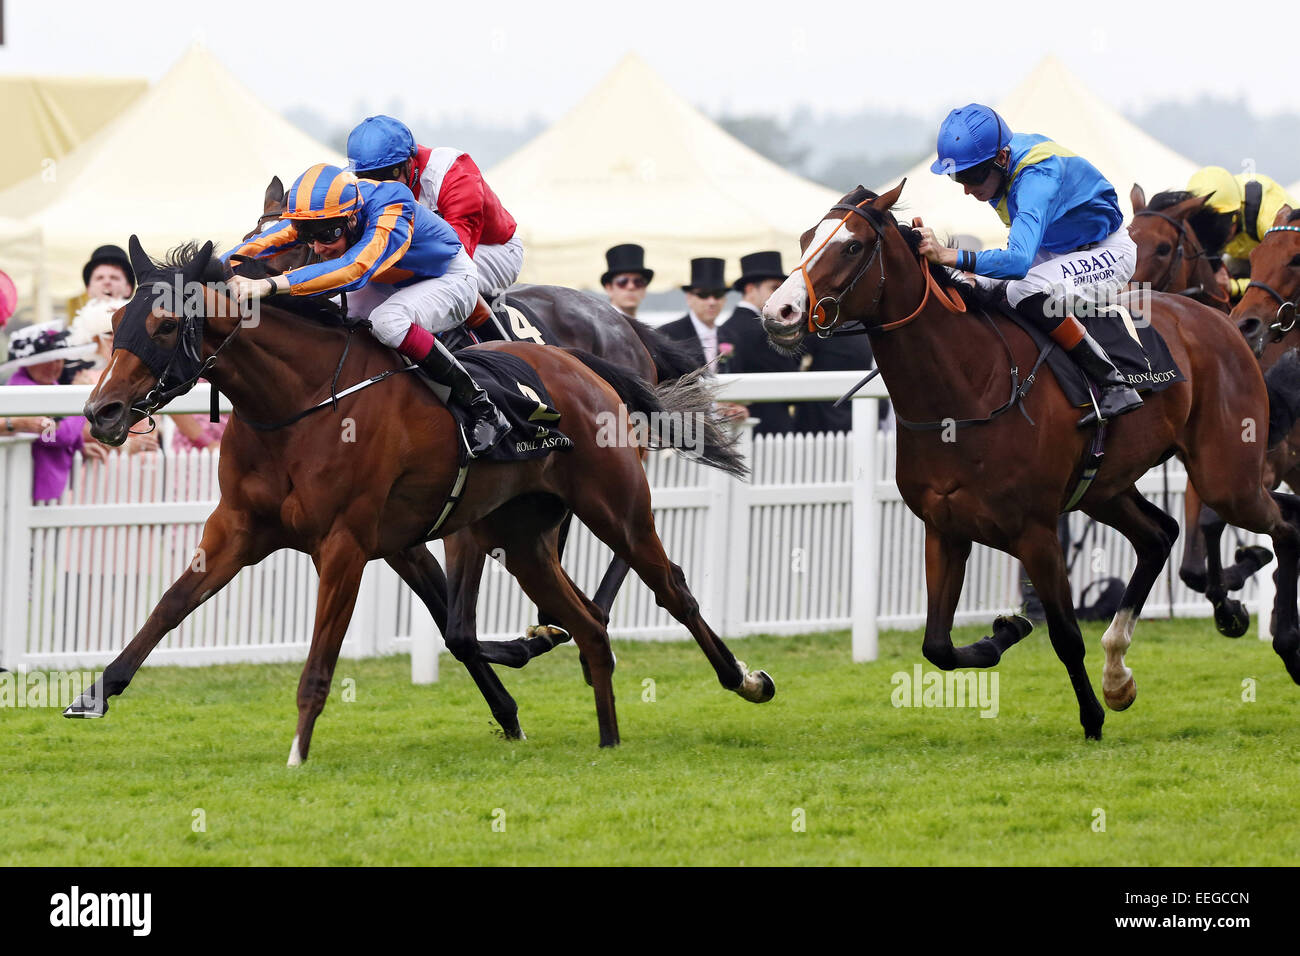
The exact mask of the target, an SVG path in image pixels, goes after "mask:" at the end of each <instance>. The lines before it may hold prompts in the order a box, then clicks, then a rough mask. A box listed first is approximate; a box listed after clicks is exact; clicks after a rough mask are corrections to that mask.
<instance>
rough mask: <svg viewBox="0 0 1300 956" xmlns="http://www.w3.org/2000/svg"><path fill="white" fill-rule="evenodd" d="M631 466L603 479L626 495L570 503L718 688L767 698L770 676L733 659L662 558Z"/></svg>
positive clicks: (645, 492) (642, 483)
mask: <svg viewBox="0 0 1300 956" xmlns="http://www.w3.org/2000/svg"><path fill="white" fill-rule="evenodd" d="M636 470H637V474H636V475H635V476H633V475H631V474H629V477H628V480H627V483H626V484H623V485H619V483H618V482H617V480H616V479H612V478H611V480H610V481H609V482H607V483H606V488H607V489H614V488H618V487H622V488H627V489H630V490H632V497H631V500H626V501H619V502H615V501H614V500H613V498H612V497H611V496H610V493H609V492H608V491H607V494H606V495H605V496H604V497H603V499H602V500H599V501H598V500H596V497H595V496H590V497H588V498H585V499H584V500H583V501H582V502H581V503H580V505H579V508H575V511H576V512H577V514H578V517H579V518H581V519H582V522H583V523H584V524H585V525H586V526H587V527H588V528H590V529H591V530H592V532H593V533H594V534H595V535H596V536H597V537H598V538H600V540H602V541H604V542H605V544H607V545H608V546H609V547H610V549H611V550H612V551H613V552H614V554H615V555H617V556H618V557H620V558H622V559H623V560H624V561H626V562H627V563H628V565H629V566H630V567H631V568H632V570H633V571H635V572H636V573H637V576H638V577H640V578H641V580H642V581H644V582H645V585H646V587H648V588H649V589H650V590H651V592H652V593H653V594H654V596H655V601H656V602H657V603H658V604H659V606H660V607H662V608H664V609H665V610H666V611H667V612H668V613H669V614H671V615H672V616H673V617H674V618H675V619H676V620H677V621H679V622H680V623H681V624H683V625H685V627H686V629H687V630H688V631H690V633H691V636H692V637H694V638H695V642H696V643H697V644H699V646H700V649H701V650H702V651H704V656H705V657H707V658H708V659H709V663H710V664H712V665H713V670H714V672H715V673H716V674H717V675H718V681H719V682H720V683H721V684H722V686H723V687H725V688H727V690H731V691H735V692H736V693H737V694H739V695H740V696H741V697H743V698H744V699H745V700H748V701H751V702H752V703H756V704H761V703H764V702H766V701H769V700H771V699H772V697H773V696H774V695H775V694H776V684H775V683H773V681H772V678H771V677H770V676H768V674H767V673H766V672H764V671H753V672H750V671H749V670H748V669H747V668H746V667H745V666H744V665H743V664H741V663H740V662H739V661H737V660H736V658H735V657H734V656H733V655H732V653H731V651H730V650H728V648H727V645H726V644H724V643H723V642H722V639H721V638H720V637H718V635H717V634H715V633H714V632H713V629H712V628H711V627H709V625H708V624H707V623H706V622H705V620H704V618H703V616H701V614H700V606H699V604H698V602H696V600H695V597H694V595H692V594H691V591H690V588H689V587H687V584H686V576H685V575H684V574H683V573H682V569H681V568H679V567H678V566H677V565H675V564H673V562H672V561H670V560H669V559H668V555H667V554H666V553H665V551H664V546H663V542H662V541H660V540H659V534H658V532H656V531H655V526H654V515H653V513H652V512H651V510H650V489H649V485H648V484H647V483H646V480H645V474H644V472H642V471H641V470H640V466H639V464H638V465H637V466H636ZM638 477H639V483H638V481H637V478H638Z"/></svg>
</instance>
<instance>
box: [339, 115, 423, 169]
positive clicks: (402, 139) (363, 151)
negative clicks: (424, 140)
mask: <svg viewBox="0 0 1300 956" xmlns="http://www.w3.org/2000/svg"><path fill="white" fill-rule="evenodd" d="M414 155H415V137H414V136H412V135H411V131H410V130H409V129H408V128H407V126H406V124H405V123H403V122H402V121H401V120H396V119H393V118H392V117H391V116H368V117H366V118H365V119H364V120H362V121H361V123H360V125H358V126H357V128H356V129H354V130H353V131H352V132H351V133H349V134H348V169H349V170H351V171H352V172H354V173H364V172H367V171H369V170H372V169H386V168H387V167H389V166H396V165H397V164H398V163H404V162H406V161H407V160H408V159H410V158H411V157H412V156H414Z"/></svg>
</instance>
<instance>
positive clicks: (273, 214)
mask: <svg viewBox="0 0 1300 956" xmlns="http://www.w3.org/2000/svg"><path fill="white" fill-rule="evenodd" d="M283 212H284V183H282V182H280V177H279V176H272V177H271V182H270V183H269V184H268V185H267V187H266V192H265V193H264V194H263V196H262V215H261V216H260V217H259V218H258V220H257V225H256V226H254V227H253V228H252V229H250V230H249V231H248V232H247V234H245V236H244V240H245V241H247V240H249V239H252V238H253V237H254V236H255V235H257V234H258V233H259V232H261V231H262V230H263V229H265V228H266V227H267V224H268V223H272V222H275V221H276V220H277V219H279V218H280V216H281V214H282V213H283ZM311 258H312V250H311V246H310V245H308V244H307V243H295V244H294V245H292V246H289V247H288V248H287V249H285V250H284V251H283V252H277V253H276V254H275V255H273V256H267V257H266V258H265V259H257V260H252V261H249V262H248V263H246V264H240V265H238V266H236V269H235V271H236V272H238V273H240V274H241V275H248V276H249V277H250V278H254V279H264V278H266V277H267V276H274V275H283V274H284V273H286V272H289V271H291V270H293V269H298V268H300V267H302V266H305V265H307V263H309V262H310V261H311Z"/></svg>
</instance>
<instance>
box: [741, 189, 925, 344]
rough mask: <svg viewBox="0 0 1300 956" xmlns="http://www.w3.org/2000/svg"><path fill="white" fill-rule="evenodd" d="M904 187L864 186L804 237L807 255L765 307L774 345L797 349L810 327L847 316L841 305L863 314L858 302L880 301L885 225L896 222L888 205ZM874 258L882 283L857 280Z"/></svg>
mask: <svg viewBox="0 0 1300 956" xmlns="http://www.w3.org/2000/svg"><path fill="white" fill-rule="evenodd" d="M904 182H906V180H904ZM902 191H903V183H899V184H898V185H897V186H895V187H894V188H893V189H891V190H890V191H889V192H887V193H885V194H884V195H883V196H877V195H876V194H875V193H873V192H871V191H870V190H869V189H864V188H863V187H862V186H859V187H858V188H857V189H855V190H854V191H853V192H851V193H849V194H848V195H847V196H845V197H844V198H843V199H841V200H840V201H839V202H838V203H837V204H836V207H835V208H832V209H831V210H830V211H829V212H827V213H826V215H825V216H824V217H823V218H822V220H821V222H819V223H817V225H815V226H813V227H812V228H811V229H809V230H808V231H807V232H805V233H804V234H803V235H802V236H800V237H799V248H800V250H801V252H802V255H803V258H802V260H801V261H800V263H799V265H798V267H797V268H795V269H793V270H792V271H791V273H790V277H789V278H788V279H786V280H785V282H784V283H782V284H781V287H780V288H778V289H777V290H776V291H775V292H773V293H772V295H771V297H770V298H768V300H767V303H766V304H765V305H764V306H763V328H764V329H765V330H766V331H767V338H768V341H769V342H770V343H771V344H772V345H773V346H774V347H776V348H777V349H779V350H781V351H783V352H791V353H793V352H795V351H797V350H798V348H799V346H800V344H801V343H802V342H803V340H804V337H805V336H806V335H808V334H809V333H810V332H818V331H823V332H824V331H828V330H830V329H832V328H834V327H835V326H837V325H839V324H840V322H841V321H842V318H843V316H844V311H843V309H842V308H841V306H844V305H847V306H848V307H849V310H850V312H851V313H852V314H857V315H862V314H863V311H862V308H859V306H861V307H863V308H869V306H867V303H866V301H865V300H864V296H867V295H873V294H874V295H875V296H876V299H877V301H878V300H879V296H880V292H881V289H882V288H883V284H884V274H885V273H884V261H883V257H884V249H883V245H884V237H885V235H886V232H885V230H886V229H892V228H894V226H895V225H896V224H895V223H894V219H893V216H891V215H890V214H889V210H890V208H891V207H892V206H893V205H894V203H895V202H897V201H898V197H899V195H900V194H901V193H902ZM845 207H853V209H852V210H849V209H847V208H845ZM873 263H877V264H879V268H880V277H881V279H880V282H879V284H877V283H872V282H865V283H863V284H862V285H861V286H859V285H858V280H859V279H861V278H862V277H863V276H864V275H865V274H866V273H867V272H868V271H874V270H871V268H870V267H871V266H872V264H873ZM860 300H864V301H860Z"/></svg>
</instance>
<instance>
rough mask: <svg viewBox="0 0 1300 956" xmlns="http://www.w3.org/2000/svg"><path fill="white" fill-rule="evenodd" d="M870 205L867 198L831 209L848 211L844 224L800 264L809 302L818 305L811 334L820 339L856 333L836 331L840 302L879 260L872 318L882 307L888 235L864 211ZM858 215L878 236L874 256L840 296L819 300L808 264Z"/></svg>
mask: <svg viewBox="0 0 1300 956" xmlns="http://www.w3.org/2000/svg"><path fill="white" fill-rule="evenodd" d="M869 202H871V199H864V200H862V202H860V203H858V204H857V205H856V206H850V205H849V204H848V203H836V204H835V205H834V206H831V208H830V211H831V212H837V211H839V210H844V211H845V212H844V218H843V219H841V220H840V224H839V225H838V226H836V227H835V229H834V230H833V231H832V232H831V234H830V235H829V236H827V237H826V238H825V239H824V240H822V244H821V245H820V246H818V247H817V248H816V249H814V250H813V251H812V252H810V253H808V254H807V255H805V256H804V257H803V262H801V263H800V264H799V272H801V273H802V274H803V281H804V285H805V286H806V287H807V289H808V301H809V302H815V303H816V305H814V306H813V307H812V308H811V309H809V310H808V331H809V332H812V333H816V335H817V337H818V338H822V339H826V338H830V337H831V336H832V335H851V334H854V333H853V332H851V331H848V330H840V331H838V332H836V331H832V330H833V329H835V327H836V326H837V325H838V324H839V320H840V303H841V302H842V301H843V300H844V297H845V296H846V295H848V294H849V293H850V292H852V291H853V289H854V287H855V286H856V285H857V284H858V280H859V279H861V278H862V277H863V276H864V275H866V274H867V270H868V269H870V268H871V265H872V263H874V262H876V261H879V262H880V281H879V282H877V283H876V294H875V296H873V297H872V299H871V315H874V314H875V312H876V306H877V305H879V303H880V295H881V293H882V292H884V289H885V260H884V257H883V256H882V255H881V250H882V249H883V248H884V247H885V234H884V231H883V230H882V229H881V228H880V226H879V224H878V223H877V222H876V221H875V220H874V219H872V218H871V217H870V216H869V215H867V212H866V209H865V208H863V207H865V206H866V205H867V204H868V203H869ZM855 214H856V215H859V216H861V217H862V218H863V219H865V220H866V222H867V225H869V226H870V227H871V228H872V231H874V232H875V234H876V245H875V248H873V249H872V250H871V256H870V257H869V258H868V259H866V260H865V261H864V262H863V263H862V265H861V266H859V267H858V271H857V272H856V273H854V275H853V278H852V279H851V280H850V281H849V284H848V285H846V286H845V287H844V288H843V289H842V290H841V291H840V294H839V295H835V296H829V295H828V296H824V297H822V298H820V299H819V298H817V293H816V292H815V291H814V290H813V282H812V276H810V275H808V263H809V262H811V261H812V260H813V259H815V258H816V257H817V253H819V252H821V251H822V250H823V249H824V248H826V244H827V243H828V242H830V241H831V240H832V239H834V238H835V233H837V232H839V231H840V229H842V228H843V227H844V225H845V224H846V223H847V222H848V221H849V217H850V216H852V215H855ZM827 306H834V308H835V314H834V316H833V317H830V318H828V317H827ZM854 321H855V322H859V323H862V325H863V326H864V329H863V330H864V331H866V328H865V327H866V323H865V322H862V320H861V319H855V320H854Z"/></svg>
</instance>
